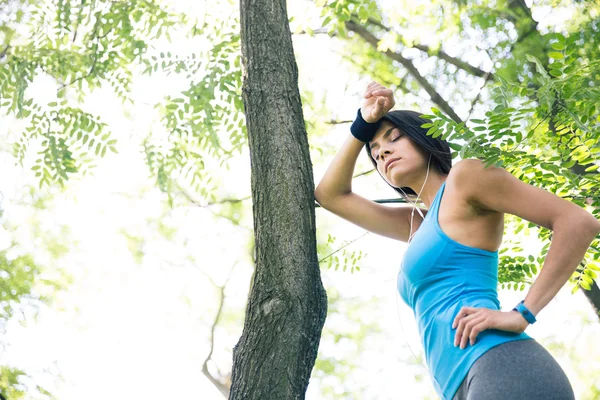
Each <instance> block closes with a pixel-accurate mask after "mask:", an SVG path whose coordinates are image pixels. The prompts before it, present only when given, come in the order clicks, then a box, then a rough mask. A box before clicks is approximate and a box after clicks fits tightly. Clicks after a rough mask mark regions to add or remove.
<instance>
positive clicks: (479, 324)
mask: <svg viewBox="0 0 600 400" xmlns="http://www.w3.org/2000/svg"><path fill="white" fill-rule="evenodd" d="M485 329H486V327H485V316H482V315H477V316H476V317H474V318H473V319H471V320H469V321H468V322H465V324H464V331H463V332H462V334H461V336H460V338H456V339H455V341H454V345H455V346H456V345H457V342H460V348H461V349H464V348H465V347H467V342H469V341H470V343H471V346H472V345H474V344H475V339H476V338H477V335H478V334H479V332H481V331H483V330H485Z"/></svg>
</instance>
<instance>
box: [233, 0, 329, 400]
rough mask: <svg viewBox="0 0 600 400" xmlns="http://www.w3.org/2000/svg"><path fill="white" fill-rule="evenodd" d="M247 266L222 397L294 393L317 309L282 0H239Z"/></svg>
mask: <svg viewBox="0 0 600 400" xmlns="http://www.w3.org/2000/svg"><path fill="white" fill-rule="evenodd" d="M240 12H241V18H240V22H241V44H242V67H243V87H242V95H243V101H244V106H245V115H246V126H247V130H248V142H249V147H250V167H251V187H252V201H253V206H252V212H253V218H254V235H255V246H256V262H255V268H256V270H255V273H254V278H253V280H252V283H251V289H250V295H249V299H248V303H247V306H246V315H245V321H244V329H243V332H242V335H241V337H240V340H239V341H238V343H237V344H236V345H235V347H234V349H233V369H232V384H231V390H230V394H229V398H230V399H243V400H251V399H257V400H259V399H260V400H267V399H278V400H279V399H304V397H305V392H306V389H307V386H308V383H309V378H310V375H311V371H312V369H313V367H314V364H315V360H316V357H317V352H318V347H319V342H320V338H321V332H322V329H323V325H324V324H325V317H326V315H327V296H326V293H325V289H324V288H323V284H322V282H321V274H320V267H319V262H318V258H317V248H316V225H315V208H314V190H315V187H314V180H313V174H312V162H311V159H310V153H309V146H308V138H307V134H306V129H305V122H304V118H303V115H302V104H301V99H300V92H299V89H298V69H297V65H296V60H295V57H294V49H293V46H292V37H291V32H290V29H289V24H288V16H287V8H286V1H285V0H254V1H248V0H241V2H240Z"/></svg>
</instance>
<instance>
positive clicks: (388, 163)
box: [385, 157, 400, 172]
mask: <svg viewBox="0 0 600 400" xmlns="http://www.w3.org/2000/svg"><path fill="white" fill-rule="evenodd" d="M399 159H400V158H399V157H398V158H391V159H389V160H388V161H387V162H386V163H385V172H387V171H388V169H389V168H390V164H391V163H393V162H395V161H398V160H399Z"/></svg>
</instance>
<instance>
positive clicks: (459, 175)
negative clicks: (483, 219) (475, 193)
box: [446, 158, 497, 214]
mask: <svg viewBox="0 0 600 400" xmlns="http://www.w3.org/2000/svg"><path fill="white" fill-rule="evenodd" d="M484 166H485V164H484V162H483V161H481V160H479V159H477V158H465V159H463V160H460V161H458V162H457V163H456V164H454V165H453V166H452V168H451V169H450V173H449V174H448V178H447V179H446V188H447V189H448V197H452V198H453V199H454V200H453V201H452V202H453V203H456V205H457V206H459V207H461V208H463V211H465V212H466V213H467V214H489V213H496V211H495V210H489V209H486V208H482V207H481V206H480V205H479V204H478V203H476V202H474V201H473V199H472V197H471V187H472V181H473V180H476V179H478V176H479V175H478V172H479V171H481V170H482V169H483V168H484ZM487 168H497V167H495V166H494V165H492V166H489V167H487Z"/></svg>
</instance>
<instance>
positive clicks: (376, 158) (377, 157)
mask: <svg viewBox="0 0 600 400" xmlns="http://www.w3.org/2000/svg"><path fill="white" fill-rule="evenodd" d="M401 137H402V135H398V136H396V137H395V138H394V139H392V140H391V142H395V141H396V140H398V139H400V138H401ZM373 159H375V161H377V160H379V153H377V155H376V156H375V157H373Z"/></svg>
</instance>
